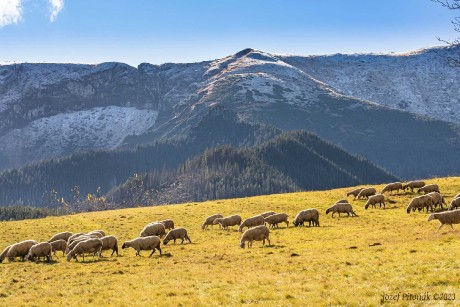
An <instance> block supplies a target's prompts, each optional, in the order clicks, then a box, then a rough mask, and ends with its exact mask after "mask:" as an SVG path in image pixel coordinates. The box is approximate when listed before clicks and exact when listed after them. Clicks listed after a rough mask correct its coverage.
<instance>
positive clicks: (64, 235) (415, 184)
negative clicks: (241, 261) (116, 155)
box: [0, 180, 460, 263]
mask: <svg viewBox="0 0 460 307" xmlns="http://www.w3.org/2000/svg"><path fill="white" fill-rule="evenodd" d="M400 191H401V193H403V194H400ZM407 193H412V194H414V197H413V198H412V199H411V200H410V202H409V203H408V204H407V207H406V210H405V211H406V213H407V214H410V213H414V212H417V211H418V212H419V213H423V212H427V213H430V215H429V216H428V219H427V220H428V222H429V221H432V220H438V221H439V227H438V231H439V229H440V228H441V227H443V226H444V225H449V226H451V227H452V228H453V224H460V209H457V208H459V207H460V193H459V194H457V195H456V196H454V197H453V198H452V199H451V200H450V202H449V205H447V203H446V197H445V196H444V195H443V194H441V192H440V188H439V186H438V185H437V184H428V185H427V184H425V182H424V181H421V180H417V181H411V182H407V183H401V182H395V183H389V184H387V185H385V187H384V188H383V189H382V190H381V191H380V193H378V192H377V190H376V188H374V187H362V188H358V189H354V190H350V191H347V192H346V194H345V195H344V197H345V198H344V199H340V200H337V201H336V202H335V203H334V204H331V206H330V207H329V208H327V210H326V211H325V215H326V216H327V215H328V214H329V213H332V214H331V216H330V218H331V219H332V220H335V219H336V218H338V219H340V218H343V217H346V218H359V216H358V214H356V213H355V211H354V209H353V204H351V203H350V202H349V201H348V198H349V197H350V196H353V201H354V202H356V203H355V205H354V206H355V208H356V207H357V206H358V205H357V203H358V202H364V203H363V204H362V206H363V209H364V210H385V209H388V207H387V206H386V203H385V202H387V204H388V203H391V202H390V201H389V199H388V198H389V197H390V196H391V197H392V198H393V197H398V195H406V194H407ZM438 206H439V208H438ZM362 212H363V213H364V212H365V211H362ZM211 213H212V214H211ZM211 213H210V215H209V216H208V217H203V221H204V222H203V224H202V225H196V226H197V227H196V228H197V229H196V230H195V229H194V230H193V231H225V232H227V233H228V234H229V235H233V234H236V235H237V234H238V233H239V232H241V233H242V234H241V235H240V240H239V243H238V240H237V238H235V246H236V245H237V244H238V246H240V247H241V248H245V247H246V246H247V247H248V248H251V247H252V245H253V242H254V241H261V242H262V247H265V242H267V244H268V246H270V245H271V244H272V243H274V242H271V241H270V232H271V231H279V230H278V229H279V228H280V225H281V226H282V228H286V229H289V228H292V227H302V226H304V227H312V226H313V227H320V222H319V219H320V215H321V214H320V212H319V210H317V209H315V208H305V209H304V210H301V211H300V212H298V213H296V214H295V215H292V216H293V217H294V218H293V220H292V223H291V225H290V223H289V215H288V214H287V213H284V212H278V213H276V212H274V211H264V212H261V213H259V214H257V215H255V216H249V217H246V218H245V219H243V218H242V217H241V215H239V214H237V213H234V214H231V215H228V216H224V215H222V214H220V213H218V212H211ZM334 214H337V216H336V217H334ZM305 222H308V225H307V224H305ZM209 226H210V227H209ZM213 226H218V228H219V230H216V228H213ZM200 228H201V229H200ZM244 228H246V230H245V229H244ZM198 229H200V230H198ZM138 231H139V237H137V238H133V239H131V240H128V241H125V242H123V244H122V246H121V248H122V249H128V248H131V249H133V250H134V251H135V256H141V252H142V251H149V252H150V254H149V256H148V257H151V256H152V255H153V254H154V253H155V251H156V250H157V251H158V252H159V254H160V256H161V255H162V253H163V251H162V249H161V247H162V243H163V248H166V245H167V244H168V242H171V241H172V242H173V244H176V243H177V244H181V245H184V246H186V245H187V244H193V243H192V239H191V236H190V233H189V231H188V230H187V229H186V228H183V227H175V223H174V221H173V220H171V219H165V220H161V221H153V222H150V223H148V224H146V225H145V226H144V227H143V228H142V229H139V230H138ZM286 231H289V230H286ZM192 237H193V235H192ZM162 240H163V242H162ZM177 241H178V242H177ZM3 248H4V249H3V251H2V253H1V254H0V263H1V262H3V261H4V260H8V261H9V262H13V261H17V260H21V261H27V260H29V261H35V262H39V261H46V262H50V261H56V260H54V259H58V258H59V257H66V260H67V261H72V260H74V261H75V262H78V261H79V259H81V260H82V261H85V257H87V258H88V257H91V258H92V259H94V260H98V259H100V258H103V257H104V256H103V255H102V254H103V252H104V251H109V252H111V254H110V257H113V256H114V254H115V256H116V257H118V255H119V242H118V239H117V237H116V236H114V235H109V234H106V233H105V231H103V230H91V231H84V232H76V233H73V232H69V231H62V232H60V233H57V234H55V235H53V236H52V237H51V238H50V239H49V240H47V241H44V242H37V241H35V240H33V239H31V238H25V239H24V240H23V241H21V242H17V243H14V244H11V245H8V246H5V247H3ZM168 248H169V247H168ZM58 252H59V253H58ZM60 252H62V255H61V254H60ZM128 253H129V252H128Z"/></svg>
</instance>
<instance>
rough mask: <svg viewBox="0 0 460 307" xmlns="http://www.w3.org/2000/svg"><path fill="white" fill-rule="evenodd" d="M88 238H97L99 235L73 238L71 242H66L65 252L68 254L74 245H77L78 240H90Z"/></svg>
mask: <svg viewBox="0 0 460 307" xmlns="http://www.w3.org/2000/svg"><path fill="white" fill-rule="evenodd" d="M90 239H99V237H98V236H97V235H89V236H87V235H83V236H79V237H78V238H75V239H73V240H72V242H70V243H68V244H67V248H66V253H67V254H68V253H69V252H70V251H71V250H72V249H73V248H74V247H75V246H77V244H78V243H79V242H82V241H86V240H90Z"/></svg>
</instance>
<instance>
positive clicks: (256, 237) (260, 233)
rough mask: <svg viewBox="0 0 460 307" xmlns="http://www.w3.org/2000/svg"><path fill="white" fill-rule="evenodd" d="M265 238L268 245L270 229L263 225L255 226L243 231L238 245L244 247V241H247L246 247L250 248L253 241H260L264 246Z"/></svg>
mask: <svg viewBox="0 0 460 307" xmlns="http://www.w3.org/2000/svg"><path fill="white" fill-rule="evenodd" d="M265 240H267V242H268V245H270V230H269V229H268V227H267V226H264V225H261V226H256V227H254V228H251V229H248V230H246V231H245V232H244V233H243V235H242V236H241V240H240V247H241V248H244V245H245V243H246V242H248V248H250V247H251V246H252V243H253V241H262V246H265Z"/></svg>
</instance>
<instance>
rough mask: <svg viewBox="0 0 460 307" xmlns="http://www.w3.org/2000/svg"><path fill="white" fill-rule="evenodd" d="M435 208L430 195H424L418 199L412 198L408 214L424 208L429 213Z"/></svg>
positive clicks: (407, 209)
mask: <svg viewBox="0 0 460 307" xmlns="http://www.w3.org/2000/svg"><path fill="white" fill-rule="evenodd" d="M432 207H433V198H431V196H428V195H422V196H418V197H414V198H412V200H411V201H410V203H409V205H408V206H407V208H406V212H407V213H410V211H411V210H412V211H415V209H418V210H419V211H420V210H423V208H426V212H428V209H430V210H432Z"/></svg>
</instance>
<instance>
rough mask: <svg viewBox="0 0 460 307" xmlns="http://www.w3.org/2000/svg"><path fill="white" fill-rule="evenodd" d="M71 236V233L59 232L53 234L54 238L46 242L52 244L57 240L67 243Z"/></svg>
mask: <svg viewBox="0 0 460 307" xmlns="http://www.w3.org/2000/svg"><path fill="white" fill-rule="evenodd" d="M71 236H72V233H71V232H69V231H66V232H60V233H57V234H55V235H54V236H52V237H51V239H49V240H48V242H50V243H51V242H54V241H57V240H65V241H67V240H68V239H69V238H70V237H71Z"/></svg>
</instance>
